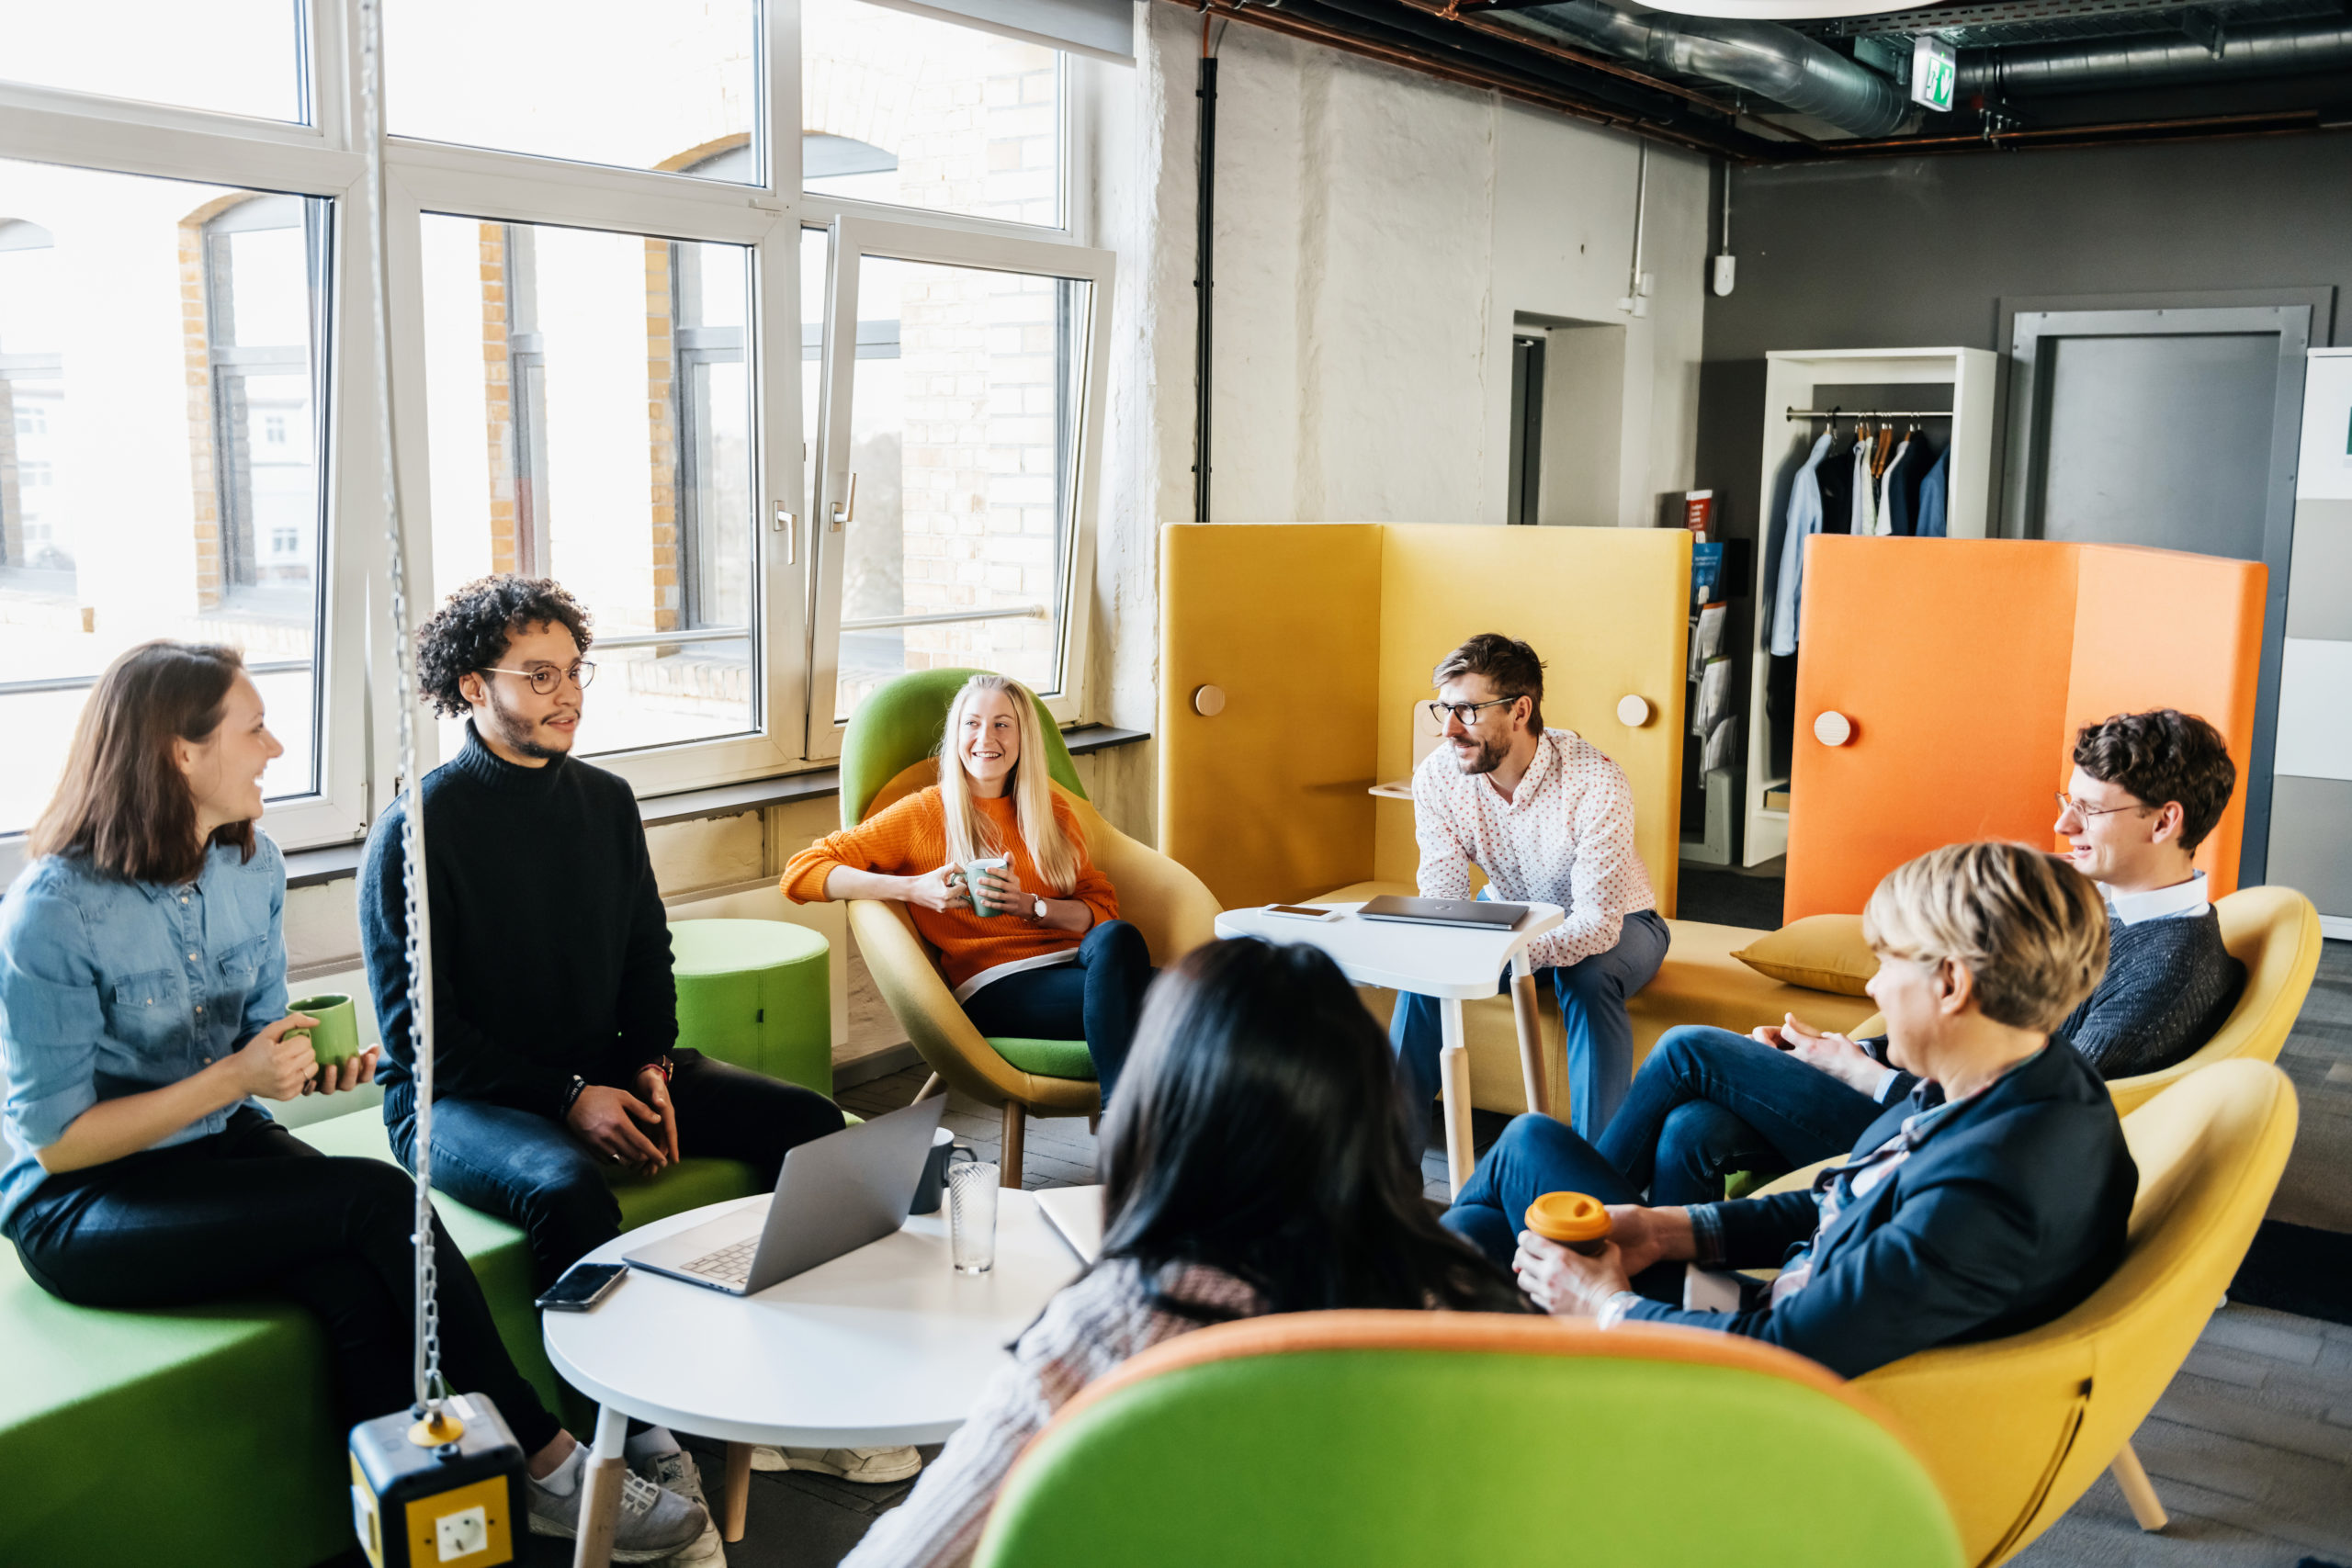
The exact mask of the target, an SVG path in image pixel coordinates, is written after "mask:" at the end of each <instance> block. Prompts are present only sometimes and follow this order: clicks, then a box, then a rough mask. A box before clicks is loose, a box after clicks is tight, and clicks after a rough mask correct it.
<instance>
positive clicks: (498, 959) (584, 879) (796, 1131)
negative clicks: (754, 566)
mask: <svg viewBox="0 0 2352 1568" xmlns="http://www.w3.org/2000/svg"><path fill="white" fill-rule="evenodd" d="M589 642H590V633H589V628H588V616H587V613H586V612H585V611H584V610H583V609H582V607H581V606H580V604H579V603H578V602H577V601H576V600H574V599H573V598H572V597H571V594H569V593H567V592H564V591H563V589H562V588H560V586H558V585H557V584H556V583H554V582H552V581H546V580H544V579H530V578H522V577H515V576H512V575H502V576H496V577H486V578H483V579H481V581H476V582H472V583H469V584H467V585H466V586H465V587H463V588H461V589H459V590H458V592H456V593H455V594H453V595H451V597H450V599H449V601H448V603H447V604H445V605H444V606H442V608H441V610H440V612H439V613H438V614H437V615H435V616H434V617H433V618H432V619H431V620H430V621H428V622H426V623H425V625H424V626H423V627H422V628H421V629H420V630H419V631H418V633H417V664H418V672H419V678H420V680H421V682H422V684H423V686H424V694H425V695H426V697H427V698H428V699H429V700H430V701H431V702H432V703H433V705H434V706H435V708H436V709H438V710H439V711H440V712H442V713H444V714H447V715H450V716H458V715H463V716H466V719H467V724H466V740H465V745H464V747H463V749H462V750H459V751H458V754H457V755H456V756H455V757H453V758H451V759H450V760H449V761H447V762H445V763H443V764H442V765H441V766H440V767H438V768H435V769H434V770H433V772H431V773H428V774H426V775H425V779H424V809H425V829H426V831H425V855H426V859H427V873H428V874H427V881H428V883H429V884H430V886H431V889H432V906H431V916H432V922H431V929H432V933H433V981H434V1005H433V1019H434V1045H435V1058H434V1059H435V1068H434V1071H435V1081H434V1105H435V1109H434V1122H433V1179H434V1185H435V1187H437V1188H439V1189H440V1190H443V1191H445V1192H447V1193H449V1194H450V1195H451V1196H452V1197H455V1198H458V1199H459V1200H461V1201H464V1202H467V1203H470V1204H472V1205H473V1206H474V1207H475V1208H478V1209H483V1210H487V1211H488V1212H490V1213H494V1214H499V1215H502V1216H503V1217H505V1218H506V1219H509V1220H512V1221H513V1222H514V1223H515V1224H518V1225H520V1226H522V1227H523V1229H524V1231H525V1233H526V1235H527V1236H528V1237H529V1240H530V1246H531V1255H532V1258H533V1261H534V1263H535V1265H536V1271H537V1279H538V1283H539V1285H540V1286H541V1287H542V1288H544V1287H545V1286H546V1285H547V1284H548V1283H550V1282H551V1281H553V1280H555V1279H556V1277H557V1276H558V1275H560V1274H561V1273H562V1272H563V1270H564V1269H567V1268H569V1267H570V1266H571V1264H572V1263H573V1262H574V1261H575V1260H577V1259H578V1258H580V1257H581V1256H582V1254H583V1253H586V1252H589V1251H592V1250H594V1248H595V1247H601V1246H602V1245H604V1244H605V1242H607V1241H610V1240H611V1239H612V1238H613V1237H614V1236H616V1235H619V1234H620V1218H621V1213H620V1204H619V1202H618V1201H617V1200H616V1198H615V1197H614V1196H613V1192H612V1190H611V1188H610V1187H609V1186H608V1185H607V1184H606V1179H605V1178H606V1173H607V1172H609V1171H622V1170H627V1171H633V1172H636V1173H639V1174H641V1175H647V1176H650V1175H654V1174H657V1173H659V1172H660V1171H662V1169H664V1168H667V1167H668V1166H670V1165H672V1164H673V1163H675V1162H676V1160H677V1159H678V1158H679V1157H680V1155H681V1153H682V1152H683V1153H691V1154H694V1155H697V1156H720V1157H724V1158H731V1159H740V1160H742V1161H744V1162H746V1163H747V1164H749V1165H750V1166H751V1167H752V1179H753V1180H754V1181H756V1182H758V1183H760V1184H761V1185H763V1186H764V1187H773V1186H774V1185H775V1179H776V1172H777V1170H778V1168H780V1167H781V1166H782V1164H783V1162H784V1156H785V1152H786V1150H787V1149H790V1148H791V1147H793V1146H794V1145H797V1144H801V1143H805V1142H807V1141H808V1140H809V1139H811V1138H816V1137H821V1136H822V1135H824V1134H828V1133H834V1132H839V1131H840V1130H841V1127H842V1113H841V1111H840V1110H839V1109H838V1108H837V1107H836V1106H834V1104H833V1103H832V1102H831V1100H827V1099H825V1098H824V1097H823V1096H822V1095H820V1094H818V1093H816V1092H815V1091H813V1090H810V1089H802V1088H800V1087H798V1086H797V1085H794V1084H788V1083H781V1082H778V1081H777V1080H775V1079H774V1078H769V1077H762V1076H761V1075H759V1074H757V1073H752V1072H746V1071H744V1070H743V1069H741V1068H740V1067H734V1066H729V1065H727V1064H726V1063H724V1062H718V1061H713V1060H710V1059H709V1058H707V1057H706V1056H704V1055H702V1054H701V1053H700V1052H698V1051H694V1050H684V1049H680V1048H678V1046H677V1038H678V1017H677V987H676V983H675V980H674V978H673V975H672V967H671V965H672V960H671V953H670V927H669V920H668V918H667V916H666V914H665V913H664V911H663V909H662V895H661V891H660V889H659V888H658V887H657V886H655V883H654V876H653V866H652V863H651V861H650V857H649V856H648V854H647V851H646V842H645V828H644V824H643V822H642V820H641V819H640V818H639V815H638V809H637V801H636V798H635V796H634V795H632V794H631V792H630V790H629V786H628V783H627V782H626V781H625V780H623V779H621V778H619V777H618V776H616V774H613V773H606V772H605V770H603V769H602V768H597V767H594V766H592V765H590V764H589V763H586V762H582V761H579V760H578V759H576V758H574V757H573V756H572V755H571V749H572V744H573V738H574V735H575V733H576V731H577V730H578V728H579V725H580V716H581V711H582V704H583V702H584V700H585V692H586V688H587V685H588V682H590V680H592V679H593V678H594V672H595V667H594V665H592V664H590V663H588V662H587V661H586V660H584V659H582V654H583V653H584V652H585V651H586V650H587V648H588V646H589ZM404 815H405V810H404V804H403V802H402V801H398V800H396V801H394V802H393V804H392V805H391V807H390V808H389V809H388V810H386V811H385V812H384V814H383V816H382V817H380V818H378V820H377V823H376V827H375V830H374V831H373V832H372V833H370V834H369V835H368V849H367V855H366V860H365V863H364V864H363V866H362V868H361V873H360V886H359V918H360V931H361V937H362V941H363V943H364V946H365V949H366V954H367V961H368V985H369V988H370V989H371V990H372V991H373V993H374V996H375V1002H376V1016H377V1017H378V1019H379V1021H381V1023H382V1026H383V1034H384V1040H385V1043H386V1045H387V1046H388V1048H389V1049H388V1059H387V1061H386V1062H385V1064H384V1066H383V1069H382V1071H381V1074H380V1075H379V1076H380V1077H381V1078H382V1081H383V1084H384V1121H385V1124H386V1125H387V1126H388V1127H389V1128H390V1131H391V1136H392V1146H393V1148H394V1150H395V1151H396V1152H397V1153H398V1155H399V1156H400V1158H401V1160H402V1161H403V1162H413V1158H414V1150H415V1136H416V1120H415V1115H416V1091H415V1084H414V1077H413V1075H414V1072H415V1064H414V1062H413V1061H412V1060H411V1059H410V1052H409V964H408V956H407V949H406V944H407V939H408V912H407V888H406V886H405V864H404V862H403V860H402V853H403V848H402V844H401V838H402V822H403V818H404ZM630 1458H631V1460H632V1461H637V1462H638V1467H639V1469H640V1471H641V1472H644V1473H646V1474H648V1475H649V1477H650V1478H652V1479H656V1480H661V1481H662V1482H663V1483H665V1484H670V1483H686V1482H688V1481H689V1480H690V1477H691V1471H690V1470H688V1469H686V1467H685V1461H683V1459H682V1458H680V1457H679V1456H678V1455H677V1452H676V1448H675V1445H674V1444H673V1443H671V1442H670V1440H669V1438H668V1436H667V1434H665V1433H661V1432H660V1431H659V1429H658V1428H657V1429H655V1430H654V1431H653V1432H651V1433H639V1436H638V1437H636V1438H631V1439H630ZM682 1472H683V1473H682ZM685 1489H687V1490H691V1486H690V1485H688V1486H687V1487H686V1488H685ZM625 1522H626V1521H625ZM541 1528H542V1529H545V1527H544V1525H542V1526H541ZM548 1533H563V1532H561V1531H552V1532H548Z"/></svg>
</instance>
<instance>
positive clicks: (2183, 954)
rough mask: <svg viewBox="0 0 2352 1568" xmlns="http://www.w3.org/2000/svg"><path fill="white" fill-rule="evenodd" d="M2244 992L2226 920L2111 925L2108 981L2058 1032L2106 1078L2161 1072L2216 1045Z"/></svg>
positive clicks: (2183, 918)
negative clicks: (2225, 933)
mask: <svg viewBox="0 0 2352 1568" xmlns="http://www.w3.org/2000/svg"><path fill="white" fill-rule="evenodd" d="M2244 989H2245V964H2241V963H2239V962H2238V961H2237V960H2236V959H2234V958H2232V957H2231V956H2230V953H2229V949H2227V948H2225V947H2223V946H2222V918H2221V917H2220V916H2219V915H2216V914H2215V913H2214V912H2213V911H2212V910H2211V908H2208V909H2207V910H2206V911H2205V912H2204V913H2203V914H2201V915H2177V916H2174V917H2172V918H2171V919H2154V920H2142V921H2141V922H2140V923H2139V924H2137V925H2132V926H2127V925H2125V924H2123V923H2122V922H2121V921H2120V920H2110V921H2109V926H2108V933H2107V973H2106V974H2105V975H2103V976H2100V977H2099V982H2098V988H2097V989H2095V990H2093V991H2092V992H2091V994H2090V996H2089V998H2087V999H2086V1000H2085V1001H2084V1003H2083V1005H2082V1006H2080V1007H2078V1008H2076V1009H2075V1010H2074V1011H2073V1012H2071V1013H2069V1014H2068V1015H2067V1016H2066V1021H2065V1022H2064V1023H2062V1024H2060V1025H2059V1026H2058V1032H2059V1033H2061V1034H2063V1035H2064V1036H2065V1037H2066V1038H2067V1039H2069V1040H2071V1041H2073V1042H2074V1044H2075V1050H2077V1051H2080V1052H2081V1053H2082V1054H2083V1059H2084V1060H2085V1061H2087V1062H2088V1063H2090V1065H2091V1066H2094V1067H2096V1068H2098V1076H2099V1077H2103V1078H2122V1077H2137V1076H2138V1075H2140V1074H2142V1073H2153V1072H2158V1071H2161V1070H2162V1069H2164V1068H2165V1067H2169V1066H2172V1065H2173V1064H2174V1063H2176V1062H2177V1061H2180V1060H2181V1059H2182V1058H2184V1057H2186V1056H2188V1055H2192V1054H2193V1053H2194V1052H2195V1051H2196V1050H2197V1049H2198V1047H2199V1046H2201V1045H2203V1044H2204V1043H2205V1042H2207V1041H2208V1040H2211V1039H2212V1038H2213V1036H2214V1034H2215V1033H2216V1032H2218V1031H2219V1030H2220V1029H2221V1027H2222V1021H2223V1020H2225V1019H2227V1018H2228V1017H2229V1016H2230V1010H2231V1009H2232V1008H2233V1007H2235V1006H2237V1002H2238V993H2239V992H2240V991H2242V990H2244Z"/></svg>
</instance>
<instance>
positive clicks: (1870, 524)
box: [1847, 440, 1878, 538]
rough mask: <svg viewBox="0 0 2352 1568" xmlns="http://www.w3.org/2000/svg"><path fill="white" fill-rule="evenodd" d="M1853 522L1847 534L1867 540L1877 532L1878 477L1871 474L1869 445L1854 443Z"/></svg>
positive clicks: (1867, 442)
mask: <svg viewBox="0 0 2352 1568" xmlns="http://www.w3.org/2000/svg"><path fill="white" fill-rule="evenodd" d="M1852 507H1853V513H1852V516H1853V521H1852V524H1851V525H1850V526H1849V528H1848V530H1847V531H1848V532H1849V533H1850V534H1852V535H1853V536H1855V537H1857V538H1868V537H1869V536H1871V535H1872V534H1875V533H1877V532H1878V477H1877V476H1876V475H1875V474H1872V473H1871V444H1870V442H1869V441H1867V440H1862V441H1857V442H1855V443H1854V496H1853V502H1852Z"/></svg>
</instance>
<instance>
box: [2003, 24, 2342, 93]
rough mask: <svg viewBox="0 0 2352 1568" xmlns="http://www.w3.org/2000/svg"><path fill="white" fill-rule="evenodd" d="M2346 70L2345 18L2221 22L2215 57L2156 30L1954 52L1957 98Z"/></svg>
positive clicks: (2198, 45) (2192, 41) (2200, 46)
mask: <svg viewBox="0 0 2352 1568" xmlns="http://www.w3.org/2000/svg"><path fill="white" fill-rule="evenodd" d="M2346 69H2352V22H2346V21H2342V20H2330V21H2324V22H2289V23H2286V24H2284V25H2282V26H2278V27H2269V28H2245V29H2244V30H2240V29H2239V28H2233V27H2225V28H2224V29H2223V31H2222V52H2221V53H2220V55H2218V56H2216V55H2215V54H2214V53H2213V52H2212V51H2210V50H2208V49H2207V48H2206V47H2205V46H2204V45H2203V44H2201V43H2199V42H2198V41H2197V40H2196V39H2189V38H2166V37H2163V36H2161V35H2158V36H2154V37H2140V38H2121V39H2085V40H2082V41H2079V42H2075V43H2056V44H2036V45H2033V46H2031V47H2029V48H2018V49H1997V50H1983V51H1973V50H1972V51H1969V52H1967V53H1965V54H1963V55H1962V56H1961V62H1960V84H1959V87H1958V96H1960V97H1962V98H1963V99H1964V98H1967V97H1969V96H1972V95H1973V94H1977V93H1984V94H1985V95H1987V96H1994V97H1999V98H2039V97H2053V96H2058V95H2060V94H2064V93H2096V92H2100V91H2109V90H2112V89H2115V88H2119V87H2155V86H2168V85H2172V84H2175V83H2182V84H2186V83H2190V82H2231V81H2238V80H2242V79H2244V78H2246V77H2252V76H2305V75H2309V76H2318V75H2324V74H2326V73H2332V72H2340V71H2344V70H2346Z"/></svg>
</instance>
